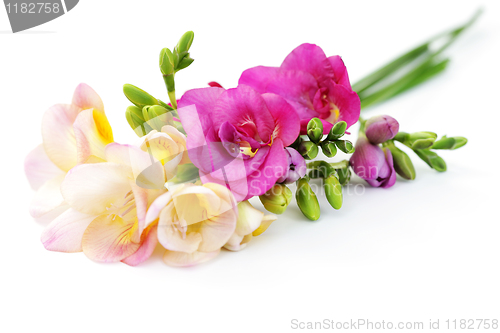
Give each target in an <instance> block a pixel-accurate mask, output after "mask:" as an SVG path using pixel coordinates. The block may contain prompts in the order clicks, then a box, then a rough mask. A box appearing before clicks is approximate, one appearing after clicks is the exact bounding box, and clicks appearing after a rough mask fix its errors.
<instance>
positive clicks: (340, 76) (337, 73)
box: [328, 55, 352, 90]
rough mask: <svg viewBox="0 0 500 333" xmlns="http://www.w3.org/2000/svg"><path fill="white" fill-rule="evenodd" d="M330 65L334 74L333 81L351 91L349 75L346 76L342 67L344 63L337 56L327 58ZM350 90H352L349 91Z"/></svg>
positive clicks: (345, 71)
mask: <svg viewBox="0 0 500 333" xmlns="http://www.w3.org/2000/svg"><path fill="white" fill-rule="evenodd" d="M328 61H330V65H331V66H332V69H333V73H334V79H333V80H334V81H335V83H338V84H340V85H343V86H344V87H346V88H348V89H351V83H350V82H349V74H347V68H346V67H345V65H344V61H342V58H341V57H340V56H338V55H336V56H332V57H329V58H328ZM351 90H352V89H351Z"/></svg>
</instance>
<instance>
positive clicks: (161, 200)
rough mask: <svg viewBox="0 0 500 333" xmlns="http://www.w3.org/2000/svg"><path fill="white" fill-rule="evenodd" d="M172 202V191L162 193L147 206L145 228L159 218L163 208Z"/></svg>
mask: <svg viewBox="0 0 500 333" xmlns="http://www.w3.org/2000/svg"><path fill="white" fill-rule="evenodd" d="M171 200H172V191H169V192H167V193H163V194H162V195H160V196H159V197H158V198H156V199H155V200H154V201H153V203H152V204H151V205H150V206H149V208H148V212H147V213H146V219H145V222H146V223H145V227H148V226H149V225H150V224H151V223H152V222H154V221H155V220H156V219H157V218H158V217H159V216H160V213H161V211H162V209H163V208H165V206H166V205H167V204H168V203H169V202H170V201H171Z"/></svg>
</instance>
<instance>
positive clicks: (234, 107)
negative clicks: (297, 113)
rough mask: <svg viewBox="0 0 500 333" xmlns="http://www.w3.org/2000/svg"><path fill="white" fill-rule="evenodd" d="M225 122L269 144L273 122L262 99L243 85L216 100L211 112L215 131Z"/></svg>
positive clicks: (227, 91) (226, 92)
mask: <svg viewBox="0 0 500 333" xmlns="http://www.w3.org/2000/svg"><path fill="white" fill-rule="evenodd" d="M212 89H213V88H212ZM226 121H227V122H229V123H231V124H232V125H233V126H234V127H235V128H237V129H238V131H240V132H244V133H245V134H246V136H248V137H251V138H256V137H259V138H260V139H261V140H262V141H263V142H270V139H271V134H272V133H273V130H274V121H273V118H272V115H271V113H270V112H269V109H268V108H267V105H266V103H265V102H264V99H263V98H262V97H261V95H260V94H259V93H258V92H257V91H255V90H254V89H252V88H250V87H249V86H245V85H240V86H238V87H237V88H233V89H229V90H226V91H225V92H224V93H222V94H221V96H220V97H219V99H218V100H217V103H216V105H215V108H214V110H213V124H214V129H215V131H218V130H219V128H220V126H221V125H222V124H223V123H224V122H226ZM188 134H189V133H188ZM188 137H189V135H188Z"/></svg>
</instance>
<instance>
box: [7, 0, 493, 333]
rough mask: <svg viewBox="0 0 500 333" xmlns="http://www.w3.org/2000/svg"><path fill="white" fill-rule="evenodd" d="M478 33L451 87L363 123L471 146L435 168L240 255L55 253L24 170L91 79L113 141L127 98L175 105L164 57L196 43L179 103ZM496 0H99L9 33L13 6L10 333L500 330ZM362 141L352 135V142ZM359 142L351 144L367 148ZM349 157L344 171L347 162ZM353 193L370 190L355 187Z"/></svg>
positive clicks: (434, 87) (287, 218)
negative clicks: (361, 325) (243, 77)
mask: <svg viewBox="0 0 500 333" xmlns="http://www.w3.org/2000/svg"><path fill="white" fill-rule="evenodd" d="M481 6H482V7H483V8H484V9H485V12H484V15H483V16H482V17H481V19H480V21H479V22H478V23H477V25H476V26H474V27H473V28H472V29H471V30H470V31H468V32H467V33H466V34H465V35H464V36H463V37H462V38H461V39H460V40H459V41H458V42H457V43H456V44H455V45H454V46H453V47H452V48H451V49H450V50H449V51H448V52H447V54H448V55H451V57H452V62H451V64H450V66H449V69H448V70H447V71H446V73H445V74H444V75H441V76H440V77H438V78H436V79H434V80H433V81H432V82H429V83H428V84H426V85H425V86H423V87H420V88H418V89H416V90H413V91H411V92H409V93H407V94H404V95H402V96H401V97H399V98H397V99H395V100H393V101H391V102H389V103H386V104H383V105H380V106H378V107H377V108H374V109H370V110H369V111H366V115H365V116H371V115H375V114H389V115H392V116H394V117H396V118H397V119H398V120H399V122H400V124H401V130H404V131H407V132H411V131H419V130H430V131H435V132H437V133H438V134H440V135H443V134H447V135H450V136H453V135H463V136H466V137H468V138H469V144H468V145H467V146H466V147H464V148H462V149H460V150H457V151H453V152H448V151H444V152H443V153H442V154H441V155H442V156H443V157H444V158H445V160H446V162H447V164H448V172H446V173H442V174H440V173H437V172H435V171H433V170H431V169H429V168H428V167H427V166H426V165H425V164H424V163H423V162H421V161H420V160H418V159H417V158H416V157H415V158H413V161H414V164H415V167H416V170H417V173H418V175H417V179H416V180H415V181H413V182H408V181H403V180H401V179H398V182H397V183H396V185H395V186H394V187H392V188H390V189H386V190H384V189H373V188H367V189H366V191H365V192H364V194H363V195H355V194H353V193H351V195H346V196H345V200H344V207H343V208H342V209H341V210H340V211H333V209H330V207H329V206H328V205H327V204H326V201H324V200H323V201H322V202H321V203H322V217H321V219H320V220H319V221H317V222H310V221H308V220H305V218H304V217H303V216H302V215H301V214H300V213H299V211H298V208H297V207H296V206H295V204H294V203H293V204H292V205H291V206H290V208H289V210H288V211H287V212H286V213H285V214H284V215H283V216H280V218H279V220H278V221H277V222H275V223H274V224H273V225H272V226H271V227H270V228H269V229H268V231H267V232H266V233H265V234H263V235H262V236H260V237H258V238H254V240H253V241H252V243H250V244H249V246H248V247H247V248H246V249H245V250H243V251H242V252H239V253H230V252H224V253H222V254H221V255H220V256H218V257H217V258H216V259H215V260H213V261H211V262H208V263H206V264H203V265H200V266H197V267H193V268H189V269H174V268H171V267H168V266H166V265H164V264H163V262H162V261H161V256H162V251H161V249H159V248H158V249H157V250H156V251H155V253H154V255H153V257H152V258H150V259H149V260H148V261H147V262H145V263H144V264H142V265H140V266H139V267H135V268H134V267H129V266H127V265H125V264H98V263H95V262H92V261H90V260H89V259H87V258H86V257H85V255H84V254H82V253H80V254H63V253H55V252H48V251H46V250H45V249H44V248H43V246H42V244H41V242H40V240H39V237H40V233H41V231H42V228H43V225H42V224H40V223H37V222H35V221H34V220H33V219H32V218H31V217H30V215H29V214H28V206H29V203H30V200H31V198H32V195H33V193H32V192H31V190H30V188H29V186H28V183H27V181H26V179H25V177H24V172H23V159H24V157H25V156H26V154H27V153H28V152H29V150H31V149H32V148H34V147H35V146H36V145H38V144H39V143H40V142H41V135H40V123H41V118H42V114H43V112H44V111H45V110H46V109H47V108H48V107H50V106H51V105H52V104H55V103H69V102H70V101H71V96H72V93H73V90H74V88H75V87H76V86H77V84H78V83H80V82H86V83H88V84H89V85H91V86H92V87H93V88H94V89H95V90H96V91H97V92H98V93H99V94H100V96H101V97H102V99H103V100H104V104H105V107H106V113H107V115H108V118H109V119H110V122H111V124H112V126H113V130H114V133H115V140H116V141H117V142H122V143H123V142H130V141H133V140H135V139H136V137H135V135H134V134H133V133H132V131H131V130H130V128H129V127H128V124H127V122H126V120H125V117H124V110H125V108H126V107H127V106H128V105H129V103H128V101H127V100H126V99H125V97H124V96H123V95H122V91H121V89H122V88H121V87H122V85H123V84H124V83H132V84H135V85H138V86H139V87H141V88H143V89H145V90H147V91H149V92H150V93H152V94H153V95H155V96H157V97H159V98H162V99H164V100H166V99H167V97H166V91H165V88H164V85H163V81H162V78H161V75H160V73H159V70H158V54H159V52H160V49H161V48H163V47H167V46H168V47H171V48H172V47H173V46H174V45H175V44H176V42H177V40H178V38H179V37H180V36H181V35H182V33H183V32H184V31H187V30H194V32H195V36H196V37H195V41H194V44H193V47H192V49H191V54H192V57H193V58H194V59H196V61H195V62H194V64H193V65H192V66H191V67H190V68H188V69H187V70H185V71H182V72H181V73H180V74H179V75H178V76H177V90H178V92H179V93H181V92H183V91H185V90H187V89H191V88H196V87H203V86H205V85H206V83H207V82H209V81H212V80H216V81H218V82H220V83H221V84H223V85H224V86H225V87H227V88H229V87H234V86H235V85H236V84H237V80H238V78H239V75H240V73H241V72H242V71H243V70H244V69H246V68H249V67H253V66H256V65H274V66H278V65H279V64H280V63H281V61H282V60H283V59H284V57H285V56H286V55H287V54H288V53H289V52H290V51H291V50H292V49H293V48H295V47H296V46H298V45H299V44H301V43H303V42H310V43H316V44H318V45H320V46H321V47H322V48H323V49H324V51H325V53H326V54H327V55H335V54H339V55H341V56H342V57H343V59H344V61H345V63H346V65H347V68H348V70H349V74H350V77H351V81H352V82H355V81H356V80H357V79H359V78H361V77H362V76H363V75H365V74H368V73H369V72H370V71H371V70H373V69H375V68H377V67H379V66H380V65H382V64H383V63H384V62H386V61H388V60H390V59H391V58H393V57H395V56H396V55H399V54H400V53H402V52H404V51H406V50H408V49H409V48H411V47H413V46H415V45H416V44H417V43H420V42H423V41H424V40H426V39H427V38H429V37H431V36H433V35H434V34H436V33H438V32H440V31H442V30H445V29H447V28H450V27H453V26H455V25H458V24H460V23H462V22H464V21H465V20H467V19H468V18H469V17H470V16H471V15H472V14H473V12H474V11H475V10H476V9H477V8H478V7H481ZM499 9H500V6H499V3H498V2H495V1H490V2H486V1H481V2H474V1H469V2H464V1H446V2H445V1H429V2H426V1H413V2H409V1H404V2H403V1H366V2H364V1H349V2H347V1H280V2H277V1H276V2H274V1H269V0H267V1H248V2H238V1H226V2H221V1H170V0H169V1H146V0H142V1H98V0H82V1H80V3H79V4H78V5H77V6H76V7H75V8H74V9H73V10H72V11H71V12H69V13H68V14H66V15H65V16H63V17H61V18H59V19H56V20H54V21H52V22H49V23H47V24H45V25H42V26H39V27H35V28H33V29H31V30H29V31H26V32H23V33H18V34H15V35H14V34H11V33H9V32H8V30H9V29H10V26H9V24H8V21H7V15H6V13H5V11H4V10H3V8H0V30H1V33H0V45H1V46H0V48H1V49H0V50H1V52H0V59H1V61H0V97H1V99H0V106H1V108H0V114H1V115H0V121H1V123H2V131H1V135H2V137H1V142H2V144H1V147H2V155H1V156H2V157H1V160H2V164H1V171H2V177H3V179H2V183H1V185H0V189H1V205H2V206H1V212H2V218H1V219H2V221H1V223H0V225H1V227H0V234H1V238H0V255H1V261H0V262H1V266H0V267H1V268H0V269H1V271H0V272H1V273H0V281H1V283H0V290H1V296H0V306H1V307H2V308H1V311H0V318H1V320H0V331H2V332H35V331H36V332H90V331H98V332H118V331H121V332H147V331H153V330H154V332H211V331H213V332H258V331H263V332H288V331H294V330H292V329H291V320H292V319H298V320H299V321H304V322H305V321H321V320H323V319H331V320H335V321H344V320H350V319H358V318H364V319H369V320H372V321H381V320H385V321H386V322H387V321H392V322H395V323H397V322H399V321H412V322H413V321H423V322H424V323H426V327H427V323H428V322H429V320H430V319H433V320H437V319H440V320H441V328H443V326H444V321H445V320H446V319H451V320H452V319H462V318H464V319H479V318H481V319H494V318H496V319H500V318H499V317H500V311H499V310H500V301H499V296H500V287H499V281H500V270H499V253H500V251H499V250H500V241H499V234H500V226H499V223H500V219H499V217H498V205H499V199H500V198H499V195H498V188H499V185H500V184H499V182H498V168H499V167H498V165H499V163H498V162H499V158H498V136H497V133H498V126H499V120H500V119H499V107H498V96H499V84H498V82H499V75H500V72H499V65H498V64H499V59H500V53H499V46H500V44H499V32H500V24H499V20H498V17H499V16H500V10H499ZM354 132H355V131H354ZM353 139H354V138H353ZM338 159H340V158H338ZM354 184H362V181H361V180H359V179H357V180H356V179H354Z"/></svg>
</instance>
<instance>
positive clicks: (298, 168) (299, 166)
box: [277, 147, 307, 184]
mask: <svg viewBox="0 0 500 333" xmlns="http://www.w3.org/2000/svg"><path fill="white" fill-rule="evenodd" d="M285 150H286V153H287V155H288V156H287V158H288V170H287V171H286V173H285V174H284V175H283V176H281V177H280V178H279V179H278V181H277V182H278V183H284V184H292V183H295V182H296V181H297V180H299V179H300V178H302V177H304V175H305V174H306V172H307V165H306V160H304V158H303V157H302V155H300V153H299V152H298V151H297V150H295V149H293V148H290V147H286V148H285Z"/></svg>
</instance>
